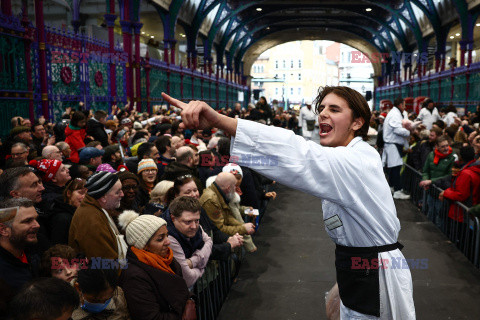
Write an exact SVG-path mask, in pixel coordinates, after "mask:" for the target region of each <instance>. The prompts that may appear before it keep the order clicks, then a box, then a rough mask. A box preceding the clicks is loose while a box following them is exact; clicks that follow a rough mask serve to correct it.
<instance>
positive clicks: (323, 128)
mask: <svg viewBox="0 0 480 320" xmlns="http://www.w3.org/2000/svg"><path fill="white" fill-rule="evenodd" d="M332 130H333V127H332V126H331V125H329V124H326V123H321V124H320V130H319V133H318V134H319V135H320V137H326V136H328V134H329V133H330V132H331V131H332Z"/></svg>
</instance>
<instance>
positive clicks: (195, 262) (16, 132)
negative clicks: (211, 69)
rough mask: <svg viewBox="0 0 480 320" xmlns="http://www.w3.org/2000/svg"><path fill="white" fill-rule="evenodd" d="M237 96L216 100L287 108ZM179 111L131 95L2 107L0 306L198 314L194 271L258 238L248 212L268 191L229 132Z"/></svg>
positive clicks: (0, 314) (16, 310)
mask: <svg viewBox="0 0 480 320" xmlns="http://www.w3.org/2000/svg"><path fill="white" fill-rule="evenodd" d="M264 102H265V99H264ZM240 106H241V105H240V104H239V103H237V104H235V105H234V107H233V108H231V109H227V110H225V109H222V110H219V112H222V113H225V114H228V115H230V116H231V117H242V118H247V119H252V120H256V121H261V122H265V123H267V122H268V123H270V124H274V125H275V124H278V123H280V125H284V126H287V123H288V121H286V120H287V119H286V116H289V117H290V115H289V114H285V113H283V112H279V113H278V114H277V113H276V111H275V110H272V109H271V108H270V107H269V106H268V105H266V104H265V103H264V105H262V103H260V105H259V106H257V107H253V108H252V107H249V108H248V109H247V110H245V109H242V108H241V107H240ZM277 120H278V121H277ZM279 121H280V122H279ZM180 123H181V117H180V112H179V110H174V109H173V108H168V107H167V108H160V110H158V111H157V112H156V113H155V114H147V113H138V112H136V111H133V110H131V108H130V106H129V105H128V104H127V105H126V106H125V107H124V108H117V107H116V106H113V107H112V110H111V113H109V114H108V113H106V112H105V111H101V110H98V111H95V112H94V111H91V110H85V109H84V108H83V106H82V105H79V107H78V108H77V110H73V109H72V108H67V109H66V110H65V113H64V114H63V115H62V117H61V119H60V120H58V121H57V122H48V121H46V120H45V119H44V118H43V117H40V118H39V119H37V120H35V121H32V122H31V121H30V120H28V119H23V118H21V117H14V118H13V119H12V129H11V131H10V135H9V136H8V137H6V138H5V139H4V140H3V141H4V142H3V144H2V145H1V147H0V319H3V318H8V319H10V318H11V319H22V320H24V319H69V318H70V317H71V319H100V318H101V319H141V320H144V319H187V320H188V319H195V318H196V315H195V309H196V304H197V303H199V302H198V301H197V300H196V299H197V297H196V296H195V295H194V294H193V292H194V290H193V289H194V287H195V284H196V282H197V280H198V279H199V278H200V277H202V276H203V275H204V274H205V273H208V272H211V277H215V276H216V274H215V268H214V266H215V265H216V261H227V260H229V259H232V258H235V256H240V255H242V254H244V253H245V252H255V251H256V250H257V247H256V245H255V244H254V239H253V238H252V237H251V236H252V235H253V234H254V233H255V231H256V227H258V224H257V223H256V222H258V219H257V217H258V216H257V215H256V214H257V213H256V212H259V213H260V214H263V212H264V211H265V209H266V203H267V202H268V200H270V199H275V197H276V193H275V192H273V191H269V190H268V189H269V188H268V186H269V185H273V184H274V181H271V180H268V179H266V178H265V177H263V176H261V175H259V174H258V173H256V172H255V171H253V170H250V169H248V168H246V167H240V166H238V165H236V164H234V163H231V162H230V137H229V136H226V135H225V134H224V133H223V132H221V131H219V130H217V129H216V128H209V129H205V130H183V129H182V128H181V126H179V124H180ZM254 209H257V210H259V211H256V210H254ZM212 266H213V267H212ZM39 305H43V306H42V307H41V308H40V307H38V306H39Z"/></svg>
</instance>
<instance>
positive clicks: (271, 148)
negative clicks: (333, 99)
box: [231, 119, 415, 320]
mask: <svg viewBox="0 0 480 320" xmlns="http://www.w3.org/2000/svg"><path fill="white" fill-rule="evenodd" d="M231 156H232V157H234V158H232V161H237V162H238V163H239V164H240V165H243V166H247V167H250V168H252V169H254V170H256V171H258V172H259V173H261V174H263V175H265V176H266V177H268V178H270V179H274V180H276V181H278V182H280V183H282V184H284V185H287V186H289V187H292V188H295V189H298V190H301V191H304V192H306V193H309V194H312V195H314V196H317V197H319V198H321V199H322V210H323V219H324V221H325V220H328V222H327V223H326V224H325V225H326V227H325V229H326V231H327V233H328V235H329V236H330V238H331V239H332V240H333V241H334V242H335V243H336V244H340V245H343V246H350V247H371V246H383V245H388V244H393V243H396V242H397V238H398V232H399V231H400V223H399V220H398V219H397V214H396V209H395V205H394V202H393V198H392V195H391V193H390V188H389V186H388V183H387V181H386V179H385V176H384V173H383V169H382V163H381V161H380V157H379V154H378V152H377V151H376V150H375V149H374V148H373V147H371V146H370V145H369V144H368V143H366V142H365V141H363V140H362V139H361V138H360V137H356V138H354V139H353V140H352V141H351V142H350V143H349V145H348V146H347V147H337V148H330V147H323V146H321V145H319V144H317V143H315V142H313V141H306V140H305V139H303V138H301V137H299V136H296V135H295V134H294V133H293V132H292V131H290V130H285V129H282V128H275V127H268V126H265V125H261V124H258V123H255V122H252V121H247V120H242V119H239V120H238V125H237V131H236V136H235V137H232V143H231ZM329 226H330V228H329ZM330 229H331V230H330ZM378 257H379V259H384V260H383V264H384V267H382V268H381V269H380V270H379V282H380V315H381V317H380V318H377V317H374V316H369V315H362V314H360V313H358V312H356V311H353V310H351V309H349V308H347V307H345V306H343V305H342V306H341V319H396V320H400V319H405V320H406V319H409V320H410V319H415V307H414V304H413V286H412V278H411V275H410V269H409V268H408V265H407V264H406V263H404V264H402V265H401V266H399V265H398V262H399V261H404V256H403V254H402V252H401V251H400V250H398V249H396V250H392V251H388V252H381V253H379V254H378ZM333 264H334V263H333V261H332V265H333Z"/></svg>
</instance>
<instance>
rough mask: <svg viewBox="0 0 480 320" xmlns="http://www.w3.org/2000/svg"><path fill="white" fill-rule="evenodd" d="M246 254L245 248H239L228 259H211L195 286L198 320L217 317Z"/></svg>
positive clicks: (209, 319)
mask: <svg viewBox="0 0 480 320" xmlns="http://www.w3.org/2000/svg"><path fill="white" fill-rule="evenodd" d="M244 254H245V251H244V250H239V251H238V252H237V251H236V253H234V254H232V255H231V256H230V259H228V260H227V261H220V260H211V261H209V262H208V265H207V267H206V270H205V273H204V274H203V276H202V277H201V278H199V279H198V280H197V282H196V283H195V286H194V287H193V293H194V294H195V295H196V297H197V304H196V307H197V318H198V320H214V319H216V318H217V316H218V313H219V312H220V309H221V308H222V305H223V302H224V301H225V299H226V298H227V295H228V292H229V291H230V287H231V286H232V284H233V281H234V280H235V278H236V274H238V268H239V267H240V262H241V260H242V259H243V257H244Z"/></svg>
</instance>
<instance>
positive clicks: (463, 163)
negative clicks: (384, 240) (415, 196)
mask: <svg viewBox="0 0 480 320" xmlns="http://www.w3.org/2000/svg"><path fill="white" fill-rule="evenodd" d="M394 109H399V111H400V112H401V114H402V117H403V119H402V121H401V122H397V124H396V125H392V124H390V123H389V125H388V126H389V128H388V129H387V128H385V127H384V124H385V121H386V120H385V119H386V118H387V117H388V114H389V113H390V112H392V110H394ZM392 110H383V111H382V112H374V113H373V116H372V120H371V123H370V127H371V128H370V129H371V133H372V134H375V133H376V134H377V139H376V142H375V147H376V148H377V149H378V151H379V152H380V153H385V150H386V147H387V146H386V144H387V138H386V137H385V134H390V132H397V133H400V132H404V130H405V129H407V130H406V131H407V134H406V135H404V140H403V143H402V144H401V146H400V148H399V149H400V150H399V151H398V152H400V153H401V155H402V158H403V163H405V164H408V165H409V166H410V167H411V168H413V169H414V170H415V171H417V172H419V173H420V174H421V181H420V183H419V187H420V188H423V189H424V190H425V194H426V197H425V202H426V203H419V205H426V206H427V215H428V217H429V219H430V220H432V221H434V222H435V223H436V224H437V225H438V226H439V227H442V223H443V221H444V220H443V219H442V217H441V216H440V215H439V213H440V211H441V208H442V206H446V205H447V203H446V201H445V200H450V203H451V204H449V208H448V210H447V211H448V219H449V221H450V222H455V223H463V222H464V221H463V220H464V214H463V211H462V210H458V206H457V205H456V204H455V202H456V201H458V202H461V203H463V204H464V205H465V206H466V207H468V208H470V211H471V212H478V211H480V208H479V204H480V160H479V155H480V128H479V123H480V105H479V106H477V107H476V111H475V112H466V113H465V114H463V115H460V114H459V113H458V112H457V109H456V108H455V107H454V106H453V105H449V106H447V107H440V106H439V105H438V104H437V105H436V104H435V102H434V101H433V100H432V99H426V100H425V101H424V102H423V104H422V107H421V109H420V112H419V114H418V115H417V114H416V113H414V112H410V113H408V112H407V111H406V110H405V103H404V101H403V99H401V98H399V99H397V100H396V101H395V102H394V107H393V108H392ZM395 112H397V111H395ZM395 126H396V127H395ZM404 172H405V171H404ZM433 186H435V187H437V188H439V190H441V191H440V192H427V191H428V190H429V189H430V188H433ZM407 198H408V197H407ZM403 199H405V198H403Z"/></svg>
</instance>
